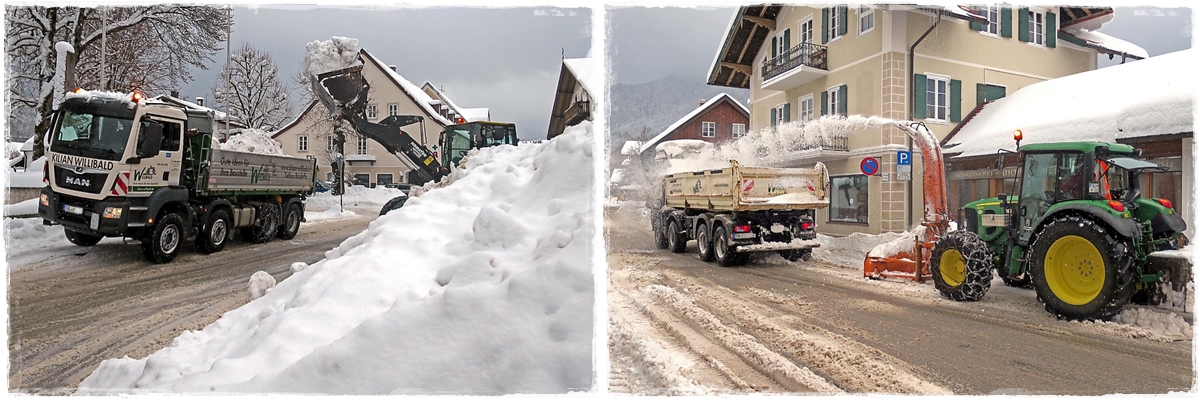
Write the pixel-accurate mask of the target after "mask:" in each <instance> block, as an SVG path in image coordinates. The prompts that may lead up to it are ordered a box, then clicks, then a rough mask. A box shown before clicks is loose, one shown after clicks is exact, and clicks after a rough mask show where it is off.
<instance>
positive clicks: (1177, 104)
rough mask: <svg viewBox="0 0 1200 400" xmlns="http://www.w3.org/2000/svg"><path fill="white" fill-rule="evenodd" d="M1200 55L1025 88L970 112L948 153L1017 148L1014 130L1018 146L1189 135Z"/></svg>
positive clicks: (1182, 54) (1176, 54)
mask: <svg viewBox="0 0 1200 400" xmlns="http://www.w3.org/2000/svg"><path fill="white" fill-rule="evenodd" d="M1197 55H1198V53H1197V52H1196V50H1194V49H1189V50H1183V51H1178V52H1174V53H1170V54H1164V55H1161V56H1157V57H1151V58H1147V59H1145V60H1140V61H1133V62H1129V63H1125V64H1121V65H1114V66H1111V67H1107V68H1101V69H1098V70H1094V71H1088V72H1082V73H1078V74H1075V75H1069V76H1065V77H1062V78H1058V79H1051V80H1048V81H1044V82H1039V83H1035V84H1032V85H1029V86H1026V87H1024V88H1022V89H1021V90H1018V91H1016V92H1014V93H1012V94H1011V95H1009V96H1008V97H1005V98H1002V99H999V100H996V101H993V102H991V103H986V104H985V105H984V106H983V107H982V108H981V109H978V110H976V111H975V112H972V114H973V115H971V116H970V117H969V120H967V121H964V122H963V123H962V124H960V125H959V127H958V128H957V129H956V132H955V133H954V134H953V136H950V138H949V139H948V140H947V141H946V144H947V147H946V152H948V153H960V154H959V155H958V156H957V157H966V156H976V155H984V154H995V153H996V151H997V150H998V149H1001V148H1004V149H1012V148H1013V146H1014V142H1013V139H1012V134H1013V132H1014V131H1015V130H1017V129H1020V130H1021V133H1022V135H1023V136H1024V139H1023V140H1022V141H1021V144H1034V143H1049V142H1063V141H1102V142H1113V141H1116V140H1117V139H1125V138H1134V137H1143V136H1155V135H1167V134H1175V133H1185V132H1192V131H1193V112H1194V111H1193V110H1194V109H1193V105H1194V104H1195V98H1196V92H1195V88H1196V84H1197V79H1196V74H1195V72H1194V69H1195V65H1196V64H1197V62H1198V61H1200V57H1197ZM956 143H957V145H956V146H953V147H950V145H952V144H956Z"/></svg>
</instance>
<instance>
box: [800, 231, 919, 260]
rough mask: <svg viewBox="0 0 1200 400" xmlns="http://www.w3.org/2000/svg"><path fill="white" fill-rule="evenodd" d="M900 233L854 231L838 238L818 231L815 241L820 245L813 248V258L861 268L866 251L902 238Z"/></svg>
mask: <svg viewBox="0 0 1200 400" xmlns="http://www.w3.org/2000/svg"><path fill="white" fill-rule="evenodd" d="M902 235H903V234H901V233H895V232H889V233H884V234H879V235H870V234H866V233H858V232H856V233H851V234H850V235H849V236H846V237H840V238H839V237H832V236H827V235H824V234H820V233H818V234H817V242H818V243H820V244H821V247H817V248H815V249H813V258H816V259H818V260H822V261H825V262H827V263H830V264H834V265H838V266H843V267H847V268H858V269H861V268H862V266H863V261H864V260H866V257H867V253H868V252H870V251H871V250H873V249H874V248H876V247H878V246H880V245H883V244H886V243H890V242H897V241H899V240H900V239H902ZM908 239H911V238H908ZM909 243H911V242H909Z"/></svg>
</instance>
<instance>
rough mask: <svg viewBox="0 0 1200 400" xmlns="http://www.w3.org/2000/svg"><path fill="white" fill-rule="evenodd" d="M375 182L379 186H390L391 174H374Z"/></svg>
mask: <svg viewBox="0 0 1200 400" xmlns="http://www.w3.org/2000/svg"><path fill="white" fill-rule="evenodd" d="M375 182H376V183H377V184H379V185H390V184H392V174H375Z"/></svg>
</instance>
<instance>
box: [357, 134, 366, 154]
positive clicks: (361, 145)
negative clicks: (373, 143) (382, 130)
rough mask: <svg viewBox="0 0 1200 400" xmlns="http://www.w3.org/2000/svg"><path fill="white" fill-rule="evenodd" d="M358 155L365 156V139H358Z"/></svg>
mask: <svg viewBox="0 0 1200 400" xmlns="http://www.w3.org/2000/svg"><path fill="white" fill-rule="evenodd" d="M358 154H367V137H366V136H359V137H358Z"/></svg>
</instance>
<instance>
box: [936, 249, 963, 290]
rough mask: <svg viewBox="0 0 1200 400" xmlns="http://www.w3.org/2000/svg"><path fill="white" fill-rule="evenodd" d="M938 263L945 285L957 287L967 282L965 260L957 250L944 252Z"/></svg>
mask: <svg viewBox="0 0 1200 400" xmlns="http://www.w3.org/2000/svg"><path fill="white" fill-rule="evenodd" d="M940 261H941V262H940V264H939V265H940V266H939V269H941V273H942V281H943V282H946V284H947V285H950V286H958V285H961V284H962V283H963V281H965V280H967V260H966V259H964V258H963V255H962V253H959V252H958V250H954V249H950V250H946V252H945V253H942V258H941V260H940Z"/></svg>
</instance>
